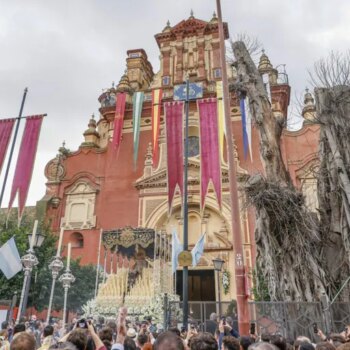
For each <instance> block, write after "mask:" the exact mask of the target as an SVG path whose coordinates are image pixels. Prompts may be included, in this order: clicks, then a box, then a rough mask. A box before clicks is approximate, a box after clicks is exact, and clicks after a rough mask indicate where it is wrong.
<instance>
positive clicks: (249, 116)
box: [244, 97, 253, 161]
mask: <svg viewBox="0 0 350 350" xmlns="http://www.w3.org/2000/svg"><path fill="white" fill-rule="evenodd" d="M244 104H245V115H246V118H247V122H246V125H247V128H246V130H247V136H248V146H249V155H250V160H251V161H253V148H252V114H251V113H250V108H249V98H248V97H246V98H245V100H244Z"/></svg>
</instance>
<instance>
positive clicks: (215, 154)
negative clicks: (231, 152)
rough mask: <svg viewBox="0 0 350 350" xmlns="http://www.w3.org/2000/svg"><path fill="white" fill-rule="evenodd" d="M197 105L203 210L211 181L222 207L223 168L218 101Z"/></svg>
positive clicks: (201, 101) (200, 102)
mask: <svg viewBox="0 0 350 350" xmlns="http://www.w3.org/2000/svg"><path fill="white" fill-rule="evenodd" d="M197 103H198V110H199V125H200V136H201V137H200V141H201V152H200V153H201V207H202V210H203V209H204V205H205V197H206V195H207V192H208V187H209V182H210V180H211V181H212V184H213V186H214V190H215V192H216V197H217V200H218V203H219V206H220V207H221V167H220V151H219V135H218V116H217V103H216V99H214V98H209V99H202V100H198V102H197Z"/></svg>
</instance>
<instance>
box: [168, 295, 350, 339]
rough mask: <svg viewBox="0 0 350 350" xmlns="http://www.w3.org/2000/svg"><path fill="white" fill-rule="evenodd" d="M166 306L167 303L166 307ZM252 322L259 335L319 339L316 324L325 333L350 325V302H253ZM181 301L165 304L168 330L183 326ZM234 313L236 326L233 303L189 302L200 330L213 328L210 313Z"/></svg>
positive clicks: (194, 320)
mask: <svg viewBox="0 0 350 350" xmlns="http://www.w3.org/2000/svg"><path fill="white" fill-rule="evenodd" d="M166 305H167V306H166ZM249 308H250V310H249V311H250V321H251V322H252V323H255V324H256V331H257V333H258V334H263V333H266V334H281V335H283V336H284V337H286V338H291V339H295V338H296V337H297V336H299V335H304V336H307V337H309V338H310V339H311V340H312V341H319V339H318V337H317V336H316V337H315V333H314V329H313V324H314V323H316V324H317V327H318V328H319V329H321V330H322V331H323V332H324V333H325V334H327V333H333V332H334V333H339V332H341V331H343V330H344V328H345V327H346V326H347V325H349V324H350V303H345V302H338V303H333V304H327V303H326V304H324V303H321V302H314V303H306V302H250V303H249ZM181 311H182V302H180V301H167V302H166V303H164V323H165V329H167V328H169V327H178V328H180V327H181V326H182V312H181ZM212 313H216V315H218V316H226V317H227V316H231V317H232V318H233V320H234V328H235V329H237V318H236V316H235V313H234V311H233V310H232V303H230V302H221V303H220V304H219V302H215V301H213V302H212V301H193V302H189V322H191V323H195V324H197V326H198V329H199V330H200V331H213V329H212V328H213V324H212V323H211V322H210V315H211V314H212Z"/></svg>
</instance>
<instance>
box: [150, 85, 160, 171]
mask: <svg viewBox="0 0 350 350" xmlns="http://www.w3.org/2000/svg"><path fill="white" fill-rule="evenodd" d="M161 106H162V89H155V90H153V91H152V149H153V165H155V166H156V165H157V164H158V138H159V128H160V111H161Z"/></svg>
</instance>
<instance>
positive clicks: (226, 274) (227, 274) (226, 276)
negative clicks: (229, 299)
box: [222, 270, 231, 295]
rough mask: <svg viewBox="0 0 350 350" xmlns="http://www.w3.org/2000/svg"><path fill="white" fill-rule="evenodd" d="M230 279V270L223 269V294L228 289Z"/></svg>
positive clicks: (226, 292)
mask: <svg viewBox="0 0 350 350" xmlns="http://www.w3.org/2000/svg"><path fill="white" fill-rule="evenodd" d="M230 279H231V274H230V271H228V270H225V271H224V272H223V273H222V286H223V288H224V294H225V295H226V294H228V292H229V291H230Z"/></svg>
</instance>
